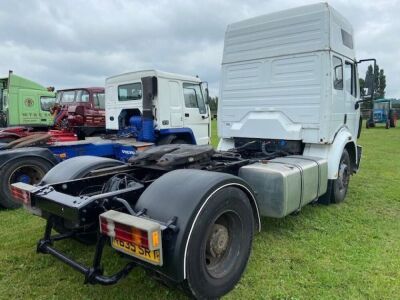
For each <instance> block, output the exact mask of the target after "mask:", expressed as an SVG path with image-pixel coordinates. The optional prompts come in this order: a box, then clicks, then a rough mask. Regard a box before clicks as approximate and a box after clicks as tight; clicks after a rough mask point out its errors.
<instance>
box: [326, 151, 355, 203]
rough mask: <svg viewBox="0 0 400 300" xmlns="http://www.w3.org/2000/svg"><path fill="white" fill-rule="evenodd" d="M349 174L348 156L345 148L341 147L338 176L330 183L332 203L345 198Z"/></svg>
mask: <svg viewBox="0 0 400 300" xmlns="http://www.w3.org/2000/svg"><path fill="white" fill-rule="evenodd" d="M350 176H351V163H350V156H349V153H348V152H347V150H346V149H343V153H342V157H341V158H340V163H339V170H338V178H337V179H336V180H333V183H332V196H331V202H332V203H340V202H343V201H344V199H345V198H346V194H347V189H348V187H349V182H350Z"/></svg>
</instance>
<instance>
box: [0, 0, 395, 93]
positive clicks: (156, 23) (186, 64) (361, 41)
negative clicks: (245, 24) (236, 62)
mask: <svg viewBox="0 0 400 300" xmlns="http://www.w3.org/2000/svg"><path fill="white" fill-rule="evenodd" d="M312 2H314V1H305V0H300V1H290V0H271V1H262V0H250V1H247V2H244V1H239V0H232V1H228V0H220V1H211V0H204V1H183V0H177V1H165V0H164V1H122V0H118V1H105V0H101V1H94V0H90V1H78V0H75V1H62V2H61V1H39V0H27V1H2V8H1V10H0V40H1V41H2V42H1V43H0V57H1V59H0V73H3V74H5V73H6V72H7V70H8V69H13V70H14V71H15V73H17V74H20V75H22V76H26V77H29V78H31V79H33V80H36V81H38V82H40V83H43V84H44V85H55V86H56V88H63V87H73V86H85V85H103V84H104V79H105V78H106V77H107V76H111V75H115V74H118V73H121V72H126V71H132V70H138V69H144V68H158V69H162V70H165V71H170V72H179V73H184V74H191V75H199V76H200V77H201V78H202V79H203V80H207V81H208V82H209V83H210V88H211V91H212V93H213V94H216V93H217V90H218V79H219V69H220V62H221V56H222V46H223V37H224V33H225V28H226V25H227V24H229V23H231V22H234V21H238V20H241V19H244V18H248V17H252V16H256V15H260V14H263V13H268V12H271V11H277V10H280V9H285V8H289V7H295V6H298V5H302V4H309V3H312ZM330 4H332V6H334V7H335V8H336V9H337V10H339V11H340V12H341V13H342V14H343V15H345V16H346V17H347V18H348V19H349V20H350V21H351V23H352V24H353V25H354V28H355V31H356V33H355V35H356V36H355V39H356V46H357V50H358V57H359V58H361V57H376V58H377V59H378V63H379V65H380V66H381V67H383V68H384V69H385V72H386V74H387V77H388V87H387V91H388V93H387V94H388V96H392V97H396V96H397V97H400V79H399V78H398V76H397V74H398V73H399V71H400V63H399V62H398V59H397V58H398V54H399V50H397V48H398V43H399V39H398V32H400V20H399V18H398V14H399V2H398V1H390V0H388V1H385V0H384V1H371V0H365V1H357V2H356V1H342V0H336V1H331V2H330Z"/></svg>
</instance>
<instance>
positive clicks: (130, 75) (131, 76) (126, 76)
mask: <svg viewBox="0 0 400 300" xmlns="http://www.w3.org/2000/svg"><path fill="white" fill-rule="evenodd" d="M147 76H156V77H162V78H169V79H176V80H185V81H192V82H201V80H200V78H198V77H195V76H189V75H181V74H176V73H169V72H164V71H160V70H141V71H134V72H127V73H123V74H119V75H114V76H111V77H108V78H107V79H106V83H115V82H121V81H127V80H138V79H140V78H142V77H147Z"/></svg>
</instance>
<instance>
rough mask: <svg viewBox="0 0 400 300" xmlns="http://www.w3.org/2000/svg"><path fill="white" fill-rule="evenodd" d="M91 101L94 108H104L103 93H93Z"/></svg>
mask: <svg viewBox="0 0 400 300" xmlns="http://www.w3.org/2000/svg"><path fill="white" fill-rule="evenodd" d="M93 101H94V106H95V107H96V108H100V109H105V107H106V104H105V97H104V93H94V94H93Z"/></svg>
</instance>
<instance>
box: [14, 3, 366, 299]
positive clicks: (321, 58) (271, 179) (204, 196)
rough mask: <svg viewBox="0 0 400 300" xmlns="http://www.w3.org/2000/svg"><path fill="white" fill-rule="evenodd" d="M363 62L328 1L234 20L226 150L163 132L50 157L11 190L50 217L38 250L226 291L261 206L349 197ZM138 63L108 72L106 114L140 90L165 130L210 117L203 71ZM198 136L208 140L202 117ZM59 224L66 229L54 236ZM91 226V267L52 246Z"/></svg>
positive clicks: (274, 213) (113, 119)
mask: <svg viewBox="0 0 400 300" xmlns="http://www.w3.org/2000/svg"><path fill="white" fill-rule="evenodd" d="M359 62H361V61H357V60H356V58H355V52H354V42H353V29H352V27H351V25H350V24H349V22H347V21H346V20H345V18H344V17H343V16H341V15H340V14H339V13H338V12H337V11H335V10H334V9H333V8H332V7H330V6H329V5H327V4H315V5H309V6H304V7H299V8H294V9H290V10H285V11H282V12H277V13H273V14H269V15H264V16H261V17H257V18H252V19H249V20H245V21H242V22H238V23H234V24H231V25H229V26H228V29H227V32H226V36H225V45H224V52H223V61H222V72H221V74H222V75H221V83H220V102H219V107H218V132H219V135H220V137H221V140H220V142H219V145H218V150H214V149H213V148H212V147H211V146H209V145H182V144H172V145H171V144H169V145H161V146H155V147H152V148H150V149H148V150H145V151H142V152H140V153H138V154H137V155H136V156H134V157H132V158H131V159H130V160H129V162H128V163H126V164H121V163H120V162H118V161H114V160H110V159H106V158H94V157H78V158H72V159H70V160H67V161H65V162H62V163H60V164H58V165H57V166H55V167H54V168H53V169H52V170H50V172H49V173H47V174H46V176H45V177H44V178H43V180H42V183H41V184H40V185H39V186H33V185H27V184H24V183H16V184H13V193H14V195H15V197H16V198H18V199H19V200H20V201H21V202H23V203H24V204H25V206H26V207H27V208H29V209H30V210H34V211H35V213H36V214H38V215H40V216H42V217H43V218H45V219H46V220H47V225H46V230H45V234H44V236H43V238H42V239H41V240H40V241H39V242H38V247H37V251H38V252H40V253H45V254H51V255H52V256H54V257H56V258H57V259H59V260H61V261H62V262H64V263H66V264H68V265H69V266H71V267H72V268H74V269H76V270H77V271H79V272H81V273H82V274H83V275H84V276H85V279H86V281H85V282H86V283H91V284H104V285H108V284H113V283H116V282H118V280H119V279H121V278H122V277H124V276H125V275H127V274H128V273H129V272H130V271H131V270H132V268H134V267H136V266H141V267H143V268H145V269H147V270H148V271H149V274H152V275H154V276H155V277H156V278H158V279H160V280H163V281H165V282H167V283H168V284H174V285H178V286H180V287H182V289H183V290H184V291H186V292H187V293H188V294H189V295H190V296H192V297H194V298H198V299H215V298H219V297H221V296H223V295H225V294H226V293H228V292H229V291H231V290H232V289H233V288H234V286H235V285H236V283H237V282H238V281H239V279H240V278H241V276H242V274H243V272H244V270H245V267H246V265H247V262H248V259H249V256H250V253H251V246H252V241H253V235H254V234H255V232H257V231H258V230H261V221H260V218H261V217H263V216H266V217H273V218H282V217H285V216H287V215H288V214H291V213H295V212H299V211H300V210H301V209H302V207H303V206H305V205H307V204H308V203H311V202H323V203H325V204H330V203H339V202H341V201H343V200H344V199H345V196H346V193H347V189H348V186H349V180H350V177H351V175H352V174H354V173H356V172H357V170H358V167H359V164H360V159H361V147H359V146H358V145H357V135H358V134H359V129H360V126H359V122H360V117H359V116H360V112H359V102H360V101H365V99H364V100H358V99H359V97H360V88H359V83H358V75H357V64H358V63H359ZM135 76H136V74H134V73H132V74H126V75H121V76H120V77H115V78H114V77H113V78H109V79H108V80H107V87H106V89H107V97H109V98H112V99H113V101H110V104H109V106H110V107H108V108H107V124H108V126H110V127H112V128H114V129H118V128H120V124H121V122H122V121H121V120H123V119H125V116H129V118H131V117H134V116H136V115H138V113H137V111H138V110H140V105H137V103H136V102H135V101H137V100H138V99H139V98H141V97H143V98H144V100H143V111H142V113H141V114H140V115H141V116H142V117H143V118H145V119H146V118H147V117H148V115H147V114H149V115H153V116H154V117H155V119H156V122H157V126H158V128H159V130H160V131H161V130H163V128H165V127H164V126H173V127H180V126H182V127H185V126H186V124H192V125H193V124H194V122H196V124H197V122H198V124H200V123H201V124H203V123H202V119H203V117H204V118H206V116H207V117H208V114H207V111H206V109H205V107H204V104H203V102H201V104H200V102H199V98H198V97H197V95H199V94H200V93H201V90H202V89H201V85H200V81H198V80H197V79H196V78H192V79H187V78H182V77H173V76H167V75H165V74H164V73H152V72H150V71H149V73H148V74H147V73H146V74H145V76H144V75H140V76H139V75H138V76H136V77H135ZM153 77H157V78H158V94H160V91H161V90H162V89H167V90H169V93H167V92H166V93H162V94H165V95H166V97H165V98H164V97H159V98H157V95H156V94H157V92H156V91H157V89H156V88H155V86H156V84H157V83H156V81H155V80H153V79H152V78H153ZM143 78H145V79H143ZM149 78H150V79H149ZM140 82H142V84H143V89H144V90H146V92H143V93H142V92H141V90H140ZM186 88H187V89H188V90H187V91H186V90H185V89H186ZM182 89H183V92H182ZM189 94H190V100H189V98H188V102H187V103H186V101H184V99H185V100H186V98H185V96H186V95H189ZM194 95H196V98H197V101H194V99H195V97H194ZM152 99H153V100H154V102H151V101H150V100H152ZM200 101H202V100H200ZM128 103H129V104H128ZM196 104H197V106H196ZM111 106H112V107H111ZM192 106H196V107H192ZM154 108H157V109H156V110H157V111H154V110H155V109H154ZM146 111H147V113H146ZM150 111H152V112H151V113H150ZM180 112H183V113H184V114H185V117H186V114H188V115H190V117H191V116H192V113H196V114H197V116H196V118H197V120H196V121H193V123H186V121H187V122H191V121H190V120H185V118H183V120H182V119H180V117H179V116H180ZM175 113H176V115H175ZM121 116H122V117H121ZM206 122H208V120H207V121H204V123H206ZM132 123H133V124H135V122H134V120H132ZM192 125H190V126H191V127H192ZM204 126H205V127H204V128H206V125H204ZM193 128H194V127H193ZM194 135H195V136H196V139H197V140H198V141H204V143H203V142H202V144H207V140H206V138H204V139H203V136H207V134H206V131H205V129H204V132H203V131H201V132H200V130H199V131H198V132H195V133H194ZM199 144H200V143H199ZM112 164H114V166H111V165H112ZM104 165H107V168H104ZM102 166H103V167H102ZM71 169H73V170H75V174H80V176H72V175H71V174H69V173H68V170H71ZM82 174H85V175H82ZM63 176H64V177H63ZM52 228H54V229H56V230H57V231H58V232H60V234H59V235H52V234H51V229H52ZM96 236H97V239H95V240H96V251H95V252H94V260H93V265H92V266H90V267H89V266H85V265H82V264H81V263H78V262H77V261H76V260H74V259H73V258H71V257H68V256H67V255H65V254H64V253H62V252H61V251H60V250H58V249H57V248H56V247H55V244H56V243H57V241H58V240H62V239H67V238H76V239H79V240H86V241H87V240H89V237H92V238H93V237H96ZM108 241H110V243H111V246H112V247H113V248H114V249H115V250H116V251H118V252H121V253H123V254H124V255H125V256H126V257H127V258H129V259H130V262H129V263H128V264H127V265H126V266H125V267H124V268H122V269H121V270H120V271H119V272H117V273H116V274H114V275H104V274H103V270H102V268H101V267H100V266H101V258H102V250H103V248H104V246H105V245H106V244H108ZM133 288H134V287H133Z"/></svg>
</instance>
